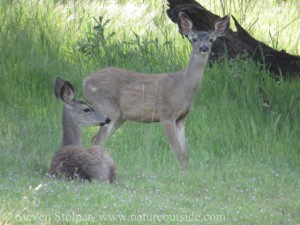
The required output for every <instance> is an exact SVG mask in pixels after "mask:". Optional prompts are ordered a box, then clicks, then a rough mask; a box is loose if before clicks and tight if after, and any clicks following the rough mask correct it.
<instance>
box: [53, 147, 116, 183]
mask: <svg viewBox="0 0 300 225" xmlns="http://www.w3.org/2000/svg"><path fill="white" fill-rule="evenodd" d="M47 175H49V176H51V177H52V176H54V177H57V178H61V177H65V178H67V179H74V178H78V179H80V180H88V181H92V180H98V181H109V182H110V183H113V182H114V181H115V180H116V175H117V172H116V165H115V163H114V161H113V159H112V158H111V157H110V156H109V154H108V153H107V151H106V150H105V149H103V148H102V147H100V146H92V147H91V148H88V149H86V150H82V149H80V148H79V147H78V146H76V145H68V146H65V147H62V148H61V149H59V150H58V151H57V152H56V153H55V155H54V156H53V158H52V160H51V166H50V169H49V171H48V173H47Z"/></svg>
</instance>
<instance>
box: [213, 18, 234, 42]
mask: <svg viewBox="0 0 300 225" xmlns="http://www.w3.org/2000/svg"><path fill="white" fill-rule="evenodd" d="M229 25H230V16H224V17H223V18H221V19H219V20H218V21H217V22H215V29H214V31H213V32H212V34H213V36H214V37H215V38H217V37H221V36H224V35H226V33H227V31H228V30H229Z"/></svg>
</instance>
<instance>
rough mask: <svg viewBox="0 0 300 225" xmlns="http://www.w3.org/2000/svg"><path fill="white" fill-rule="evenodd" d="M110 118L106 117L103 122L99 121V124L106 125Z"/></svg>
mask: <svg viewBox="0 0 300 225" xmlns="http://www.w3.org/2000/svg"><path fill="white" fill-rule="evenodd" d="M110 121H111V120H110V118H108V117H107V118H106V120H105V122H103V123H100V126H104V125H106V124H109V123H110Z"/></svg>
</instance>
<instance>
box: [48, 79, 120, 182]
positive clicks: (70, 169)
mask: <svg viewBox="0 0 300 225" xmlns="http://www.w3.org/2000/svg"><path fill="white" fill-rule="evenodd" d="M55 95H56V97H57V98H58V99H60V100H62V101H63V102H64V109H63V119H62V123H63V138H62V147H61V148H60V149H59V150H58V151H57V152H56V153H55V155H54V156H53V158H52V160H51V166H50V169H49V171H48V173H47V175H48V176H56V177H65V178H67V179H74V178H75V177H78V178H79V179H80V180H89V181H92V180H98V181H109V182H111V183H112V182H114V181H115V178H116V165H115V163H114V161H113V159H112V158H111V157H110V156H109V154H108V153H107V152H106V151H105V150H104V149H103V148H102V147H100V146H92V147H91V148H88V149H86V150H83V149H81V148H80V147H79V146H80V144H81V131H82V128H83V127H85V126H96V125H101V126H103V125H105V124H108V123H109V122H110V119H109V118H108V117H107V116H105V115H103V114H101V113H99V112H97V111H95V110H94V109H93V108H91V107H90V106H88V105H87V104H86V103H84V102H83V101H80V100H76V99H75V94H74V89H73V87H72V85H71V84H70V83H69V82H68V81H64V80H62V79H61V78H56V82H55Z"/></svg>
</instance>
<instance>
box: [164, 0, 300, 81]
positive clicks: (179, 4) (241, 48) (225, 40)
mask: <svg viewBox="0 0 300 225" xmlns="http://www.w3.org/2000/svg"><path fill="white" fill-rule="evenodd" d="M168 2H169V9H167V14H168V16H169V18H170V19H171V20H172V21H173V22H174V23H177V17H178V13H179V12H181V11H182V12H185V13H186V14H187V15H188V16H189V17H190V18H191V20H192V21H193V24H194V27H195V29H196V30H211V29H213V25H214V22H215V21H216V20H218V19H219V18H220V17H219V16H217V15H215V14H213V13H211V12H210V11H208V10H206V9H205V8H204V7H203V6H201V5H200V4H199V3H198V2H196V1H195V0H168ZM232 18H233V21H234V24H235V26H236V28H237V32H233V31H232V30H231V29H230V30H229V32H228V33H227V35H226V36H225V37H222V38H218V39H217V40H216V41H215V43H214V45H213V48H212V54H211V59H212V60H218V59H220V58H222V57H224V53H225V49H226V52H227V54H228V57H229V58H235V57H236V56H237V55H240V54H245V53H248V55H249V56H250V57H252V59H253V60H254V61H255V62H258V63H262V64H264V65H265V66H266V68H268V69H269V71H270V72H271V73H273V74H275V76H279V75H282V76H283V77H284V78H300V57H299V56H295V55H291V54H288V53H286V52H285V51H284V50H282V51H277V50H275V49H273V48H271V47H269V46H268V45H266V44H264V43H263V42H261V41H258V40H256V39H255V38H253V37H251V35H250V34H249V33H248V32H247V31H246V30H245V29H244V28H243V27H242V26H241V25H240V24H239V23H238V22H237V20H236V19H235V18H234V16H232Z"/></svg>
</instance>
